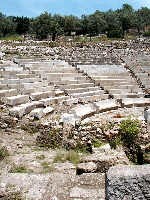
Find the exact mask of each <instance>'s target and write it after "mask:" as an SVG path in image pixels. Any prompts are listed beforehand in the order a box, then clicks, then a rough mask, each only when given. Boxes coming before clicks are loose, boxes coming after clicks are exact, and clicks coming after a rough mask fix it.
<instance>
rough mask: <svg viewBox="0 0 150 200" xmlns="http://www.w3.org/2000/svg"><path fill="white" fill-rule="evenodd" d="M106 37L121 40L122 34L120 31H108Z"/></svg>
mask: <svg viewBox="0 0 150 200" xmlns="http://www.w3.org/2000/svg"><path fill="white" fill-rule="evenodd" d="M107 37H109V38H122V37H123V32H122V30H121V29H119V30H118V29H114V30H110V31H108V34H107Z"/></svg>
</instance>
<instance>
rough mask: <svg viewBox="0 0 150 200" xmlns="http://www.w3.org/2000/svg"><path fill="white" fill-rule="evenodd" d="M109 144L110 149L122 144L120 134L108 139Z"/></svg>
mask: <svg viewBox="0 0 150 200" xmlns="http://www.w3.org/2000/svg"><path fill="white" fill-rule="evenodd" d="M109 144H110V147H111V148H112V149H116V148H117V146H119V145H122V141H121V137H120V135H117V136H116V137H115V138H112V139H111V140H110V141H109Z"/></svg>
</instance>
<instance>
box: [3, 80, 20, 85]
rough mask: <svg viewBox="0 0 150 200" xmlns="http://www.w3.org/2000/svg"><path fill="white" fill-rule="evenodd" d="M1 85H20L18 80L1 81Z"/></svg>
mask: <svg viewBox="0 0 150 200" xmlns="http://www.w3.org/2000/svg"><path fill="white" fill-rule="evenodd" d="M0 81H1V83H2V84H20V79H1V80H0Z"/></svg>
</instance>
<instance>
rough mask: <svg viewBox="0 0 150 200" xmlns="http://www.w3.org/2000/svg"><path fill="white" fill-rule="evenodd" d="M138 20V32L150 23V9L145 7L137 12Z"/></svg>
mask: <svg viewBox="0 0 150 200" xmlns="http://www.w3.org/2000/svg"><path fill="white" fill-rule="evenodd" d="M135 14H136V18H135V19H136V22H135V27H136V28H137V30H138V32H139V33H140V31H144V29H145V27H146V26H148V25H150V9H148V8H146V7H143V8H141V9H139V10H137V11H136V12H135Z"/></svg>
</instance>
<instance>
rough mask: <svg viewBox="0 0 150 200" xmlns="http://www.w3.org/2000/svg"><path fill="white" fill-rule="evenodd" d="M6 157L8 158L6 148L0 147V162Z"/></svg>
mask: <svg viewBox="0 0 150 200" xmlns="http://www.w3.org/2000/svg"><path fill="white" fill-rule="evenodd" d="M7 156H9V153H8V151H7V149H6V147H0V161H1V160H3V159H4V158H5V157H7Z"/></svg>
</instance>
